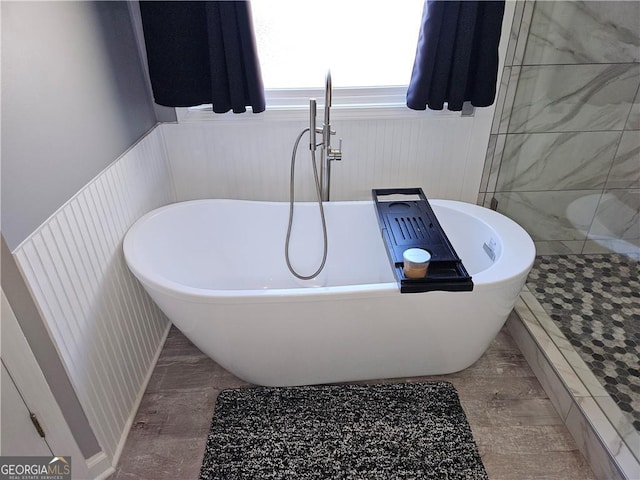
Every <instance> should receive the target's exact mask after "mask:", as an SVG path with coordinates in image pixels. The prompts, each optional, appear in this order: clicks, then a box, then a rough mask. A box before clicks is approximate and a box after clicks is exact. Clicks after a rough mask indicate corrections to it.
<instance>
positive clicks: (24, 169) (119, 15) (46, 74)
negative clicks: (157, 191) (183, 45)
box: [0, 1, 156, 250]
mask: <svg viewBox="0 0 640 480" xmlns="http://www.w3.org/2000/svg"><path fill="white" fill-rule="evenodd" d="M0 8H2V57H1V58H2V203H1V206H2V232H3V235H4V237H5V239H6V241H7V244H8V246H9V248H10V249H11V250H14V249H15V247H16V246H17V245H19V243H20V242H21V241H22V240H24V239H25V238H26V237H27V236H28V235H29V234H30V233H31V232H33V230H34V229H35V228H37V227H38V225H40V224H41V223H42V222H43V221H44V220H46V219H47V218H48V217H49V215H51V214H52V213H53V212H54V211H55V210H56V209H57V208H58V207H60V206H61V205H62V204H63V203H64V202H66V201H67V200H68V199H69V198H70V197H71V196H72V195H74V194H75V193H76V192H77V191H78V190H79V189H80V188H81V187H82V186H83V185H85V184H86V183H87V182H88V181H89V180H91V179H92V178H93V177H94V176H96V175H97V174H98V173H99V172H100V171H102V170H103V169H104V168H105V167H107V166H108V165H109V164H110V163H111V162H113V161H114V160H115V159H116V158H117V157H118V156H119V155H121V154H122V153H123V152H124V151H125V150H127V148H129V147H130V146H131V145H132V144H133V143H135V141H136V140H137V139H138V138H140V137H141V136H142V135H143V134H144V133H145V132H147V131H148V130H149V129H150V128H151V127H152V126H153V125H154V124H155V122H156V119H155V115H154V111H153V104H152V102H151V99H150V98H151V97H150V94H149V91H148V89H147V84H146V79H145V76H144V73H143V68H142V64H141V62H140V56H139V53H138V46H137V42H136V38H135V35H134V31H133V29H132V26H131V20H130V15H129V8H128V6H127V3H126V2H111V1H107V2H74V1H71V2H58V1H55V2H50V1H45V2H2V5H1V7H0Z"/></svg>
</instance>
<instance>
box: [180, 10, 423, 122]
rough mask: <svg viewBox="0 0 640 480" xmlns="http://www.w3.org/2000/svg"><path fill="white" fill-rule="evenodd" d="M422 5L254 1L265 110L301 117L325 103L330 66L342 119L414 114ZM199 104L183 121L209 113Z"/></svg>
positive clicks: (186, 112) (182, 112)
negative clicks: (411, 101)
mask: <svg viewBox="0 0 640 480" xmlns="http://www.w3.org/2000/svg"><path fill="white" fill-rule="evenodd" d="M423 5H424V0H401V1H398V2H392V1H390V0H322V1H321V2H308V1H303V0H252V1H251V9H252V14H253V24H254V30H255V34H256V43H257V48H258V55H259V57H260V64H261V70H262V78H263V81H264V86H265V90H266V97H267V111H266V112H264V113H263V114H262V115H267V116H272V115H287V118H290V117H291V116H301V115H302V112H306V109H308V106H309V98H312V97H315V98H317V99H318V103H319V104H323V103H324V83H325V74H326V72H327V70H328V69H330V70H331V76H332V83H333V102H332V103H333V107H334V108H337V109H341V110H342V112H341V113H342V114H343V118H344V115H345V114H346V115H349V112H351V113H353V114H354V115H355V116H357V117H361V116H363V115H364V116H368V115H367V113H365V111H366V112H369V113H370V114H371V115H375V116H377V117H380V116H396V115H398V114H401V115H403V116H406V115H412V111H410V110H408V109H407V108H406V106H405V102H406V91H407V85H408V84H409V79H410V76H411V70H412V68H413V61H414V58H415V52H416V45H417V41H418V34H419V32H420V23H421V19H422V9H423ZM198 110H204V108H202V107H194V108H191V109H178V115H179V119H180V121H184V120H187V121H188V120H191V119H194V120H202V119H205V116H204V115H199V114H198ZM208 110H210V107H209V108H208ZM296 112H297V113H296ZM231 115H232V114H229V115H226V114H225V115H215V116H211V115H208V117H209V118H208V119H211V120H213V119H214V118H213V117H215V118H220V117H223V118H228V117H230V116H231ZM305 115H306V113H305ZM423 115H424V114H423ZM242 117H244V118H246V117H247V116H246V115H244V116H242ZM220 119H222V118H220Z"/></svg>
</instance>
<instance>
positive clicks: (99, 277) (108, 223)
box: [13, 127, 175, 464]
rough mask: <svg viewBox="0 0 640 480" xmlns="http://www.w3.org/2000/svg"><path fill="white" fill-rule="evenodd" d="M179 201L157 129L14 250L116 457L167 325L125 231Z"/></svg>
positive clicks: (110, 454) (102, 440)
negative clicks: (126, 248)
mask: <svg viewBox="0 0 640 480" xmlns="http://www.w3.org/2000/svg"><path fill="white" fill-rule="evenodd" d="M174 200H175V191H174V188H173V184H172V180H171V175H170V169H169V164H168V161H167V155H166V151H165V146H164V140H163V138H162V131H161V129H160V128H157V127H156V128H154V129H153V130H152V131H151V132H150V133H149V134H147V135H146V136H145V137H144V138H143V139H142V140H140V141H139V142H138V143H137V144H136V145H135V146H133V147H132V148H131V149H130V150H129V151H127V152H126V153H125V154H124V155H123V156H121V157H120V158H119V159H118V160H117V161H115V162H114V163H113V164H112V165H111V166H109V167H108V168H107V169H106V170H105V171H103V172H102V173H101V174H100V175H98V176H97V177H96V178H95V179H94V180H92V181H91V182H90V183H89V184H88V185H86V186H85V187H84V188H83V189H82V190H81V191H80V192H78V193H77V194H76V195H75V196H74V197H73V198H72V199H71V200H69V201H68V202H67V203H66V204H65V205H64V206H63V207H61V208H60V209H59V210H58V211H57V212H56V213H55V214H54V215H52V216H51V217H50V218H49V219H48V220H47V221H46V222H45V223H43V224H42V225H41V226H40V227H39V228H38V229H37V230H36V231H35V232H34V233H33V234H32V235H31V236H30V237H29V238H27V239H26V240H25V241H24V242H23V243H22V244H21V245H19V246H18V247H17V248H16V250H15V251H14V252H13V253H14V255H15V257H16V260H17V263H18V265H19V268H20V269H21V271H22V274H23V276H24V278H25V280H26V282H27V285H28V286H29V288H30V290H31V292H32V295H33V296H34V299H35V301H36V304H37V306H38V308H39V309H40V311H41V314H42V316H43V318H44V320H45V323H46V326H47V328H48V330H49V333H50V335H51V337H52V338H53V340H54V343H55V345H56V348H57V350H58V353H59V354H60V357H61V358H62V360H63V363H64V366H65V368H66V370H67V373H68V375H69V377H70V379H71V382H72V384H73V386H74V388H75V391H76V393H77V395H78V398H79V399H80V402H81V404H82V406H83V408H84V410H85V412H86V414H87V417H88V418H89V421H90V423H91V426H92V428H93V429H94V432H95V434H96V437H97V438H98V441H99V442H100V445H101V446H102V449H103V451H104V452H105V453H106V454H107V456H108V457H109V459H110V460H111V462H112V463H114V464H115V462H116V461H117V458H118V456H119V454H120V451H121V448H122V446H123V445H124V441H125V439H126V434H127V432H128V430H129V426H130V424H131V422H132V419H133V416H134V414H135V411H136V409H137V406H138V402H139V401H140V398H141V396H142V394H143V392H144V388H145V386H146V383H147V381H148V378H149V376H150V373H151V368H152V366H153V365H154V362H155V357H156V355H157V354H158V353H159V351H160V349H161V347H162V343H163V340H164V336H165V335H166V332H167V331H168V321H167V319H166V317H165V316H164V315H163V314H162V313H161V312H160V310H159V309H158V308H157V307H156V306H155V304H154V303H153V302H152V301H151V300H150V298H149V297H148V296H147V294H146V293H145V292H144V291H143V289H142V287H141V286H140V285H139V283H138V282H137V281H136V280H135V279H134V277H133V276H132V275H131V273H130V272H129V270H128V269H127V266H126V264H125V261H124V256H123V253H122V239H123V236H124V234H125V232H126V231H127V229H128V228H129V227H130V226H131V224H132V223H133V222H134V221H135V220H137V219H138V218H139V217H140V216H141V215H143V214H144V213H146V212H148V211H150V210H152V209H154V208H156V207H159V206H161V205H164V204H167V203H170V202H173V201H174Z"/></svg>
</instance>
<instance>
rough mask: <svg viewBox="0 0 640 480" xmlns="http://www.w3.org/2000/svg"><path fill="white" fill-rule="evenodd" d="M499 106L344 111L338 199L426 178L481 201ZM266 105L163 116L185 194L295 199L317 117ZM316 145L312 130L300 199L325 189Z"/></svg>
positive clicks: (180, 193)
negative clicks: (206, 117) (291, 115)
mask: <svg viewBox="0 0 640 480" xmlns="http://www.w3.org/2000/svg"><path fill="white" fill-rule="evenodd" d="M492 114H493V108H489V109H476V114H475V116H473V117H461V116H460V115H459V113H453V112H441V113H433V112H428V113H425V114H424V115H420V114H418V113H417V112H410V114H407V115H406V116H405V117H400V118H394V117H391V118H388V117H379V118H371V115H369V117H368V118H367V117H365V116H362V117H361V118H357V116H354V115H349V116H348V117H347V118H342V117H341V116H340V112H339V111H338V112H335V114H334V121H333V122H332V126H333V128H334V129H335V130H336V132H337V135H336V136H334V137H333V140H332V142H333V145H334V146H337V145H338V139H339V138H342V139H343V144H342V150H343V160H342V161H341V162H333V163H332V181H331V199H332V200H368V199H370V198H371V189H372V188H390V187H422V188H423V189H424V191H425V194H426V195H427V196H428V197H430V198H447V199H453V200H462V201H467V202H471V203H476V201H477V198H478V191H479V186H480V177H481V174H482V167H483V165H484V159H485V154H486V149H487V141H488V138H489V130H490V124H491V116H492ZM260 115H261V114H260ZM260 115H256V116H255V117H252V116H251V115H248V116H247V115H241V116H238V117H231V116H228V115H227V116H223V117H221V118H220V119H219V120H211V121H207V122H185V123H178V124H164V125H162V129H163V132H164V135H165V139H166V142H167V150H168V154H169V160H170V163H171V170H172V172H173V175H174V181H175V185H176V193H177V198H178V200H192V199H198V198H237V199H246V200H274V201H286V200H288V199H289V176H290V173H289V172H290V164H291V152H292V148H293V145H294V142H295V140H296V137H297V135H298V134H299V132H300V131H302V130H303V129H304V128H306V127H307V126H308V124H307V122H305V120H299V119H294V120H288V119H286V118H285V119H274V118H270V119H268V120H261V118H260ZM319 117H320V115H319ZM318 121H319V122H321V119H320V118H319V119H318ZM318 141H320V140H318ZM308 145H309V140H308V136H307V135H305V136H304V137H303V139H302V141H301V142H300V146H299V153H298V163H297V165H296V199H297V200H306V201H308V200H313V199H315V193H314V189H313V188H314V184H313V180H312V178H313V177H312V176H311V162H310V154H309V147H308ZM318 154H319V150H318Z"/></svg>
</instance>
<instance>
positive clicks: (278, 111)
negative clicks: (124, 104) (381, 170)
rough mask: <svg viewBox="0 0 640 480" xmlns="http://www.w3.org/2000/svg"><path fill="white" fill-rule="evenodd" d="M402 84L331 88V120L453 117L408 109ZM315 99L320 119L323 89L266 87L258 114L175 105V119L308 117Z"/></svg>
mask: <svg viewBox="0 0 640 480" xmlns="http://www.w3.org/2000/svg"><path fill="white" fill-rule="evenodd" d="M406 88H407V87H406V86H405V87H371V88H334V90H333V99H332V106H331V120H332V122H333V121H340V120H371V119H383V118H384V119H393V118H398V119H401V118H416V119H417V118H422V119H424V118H457V117H460V112H451V111H449V110H439V111H437V110H428V109H427V110H411V109H409V108H408V107H407V106H406V103H405V94H406ZM310 98H315V99H317V101H318V119H319V121H322V109H323V108H324V90H323V89H304V90H303V89H300V90H267V91H266V102H267V109H266V110H265V111H264V112H262V113H260V114H256V115H254V114H252V113H250V110H251V109H250V108H249V109H248V112H247V113H246V114H244V115H239V114H235V113H233V112H228V113H222V114H213V113H212V112H211V105H199V106H197V107H179V108H176V115H177V118H178V123H199V122H221V121H222V122H229V121H234V122H264V121H308V120H309V99H310Z"/></svg>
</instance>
